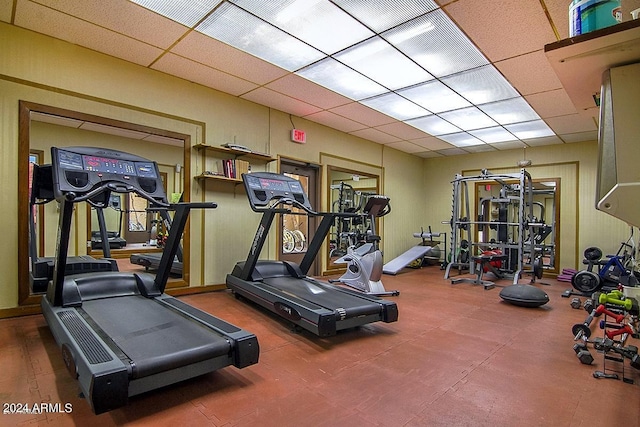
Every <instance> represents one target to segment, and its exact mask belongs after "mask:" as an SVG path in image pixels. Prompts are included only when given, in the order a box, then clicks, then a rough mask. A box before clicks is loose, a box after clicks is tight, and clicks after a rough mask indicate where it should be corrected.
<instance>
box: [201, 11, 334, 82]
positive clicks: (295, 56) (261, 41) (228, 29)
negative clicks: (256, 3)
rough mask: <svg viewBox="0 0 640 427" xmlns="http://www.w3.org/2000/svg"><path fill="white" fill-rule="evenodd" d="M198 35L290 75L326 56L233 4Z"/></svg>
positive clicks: (209, 20) (205, 24)
mask: <svg viewBox="0 0 640 427" xmlns="http://www.w3.org/2000/svg"><path fill="white" fill-rule="evenodd" d="M196 31H200V32H201V33H203V34H206V35H208V36H210V37H213V38H214V39H217V40H220V41H222V42H224V43H227V44H229V45H231V46H233V47H236V48H238V49H240V50H243V51H245V52H248V53H250V54H252V55H254V56H257V57H258V58H262V59H264V60H265V61H268V62H271V63H272V64H275V65H277V66H279V67H281V68H284V69H285V70H288V71H294V70H297V69H299V68H301V67H304V66H305V65H308V64H310V63H312V62H315V61H317V60H319V59H320V58H322V57H323V56H324V55H323V54H322V52H320V51H318V50H316V49H314V48H312V47H311V46H309V45H307V44H306V43H304V42H301V41H300V40H298V39H296V38H295V37H292V36H290V35H289V34H287V33H285V32H284V31H282V30H279V29H277V28H275V27H273V26H272V25H270V24H268V23H266V22H264V21H263V20H261V19H260V18H256V17H255V16H253V15H251V14H249V13H247V12H245V11H244V10H242V9H240V8H238V7H237V6H234V5H232V4H231V3H224V4H222V5H221V6H220V7H219V8H218V9H216V11H215V12H214V13H212V14H211V15H210V16H209V17H208V18H207V19H206V20H204V21H203V22H202V23H201V24H200V25H198V27H197V28H196Z"/></svg>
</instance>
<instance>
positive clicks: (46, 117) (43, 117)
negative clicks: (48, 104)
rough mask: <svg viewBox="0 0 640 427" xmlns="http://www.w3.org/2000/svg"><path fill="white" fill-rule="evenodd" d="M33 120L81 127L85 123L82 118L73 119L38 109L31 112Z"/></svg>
mask: <svg viewBox="0 0 640 427" xmlns="http://www.w3.org/2000/svg"><path fill="white" fill-rule="evenodd" d="M31 120H34V121H36V122H44V123H51V124H53V125H58V126H66V127H70V128H79V127H80V126H82V123H84V122H83V121H82V120H76V119H71V118H69V117H62V116H54V115H51V114H46V113H39V112H37V111H32V112H31Z"/></svg>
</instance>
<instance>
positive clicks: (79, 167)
mask: <svg viewBox="0 0 640 427" xmlns="http://www.w3.org/2000/svg"><path fill="white" fill-rule="evenodd" d="M51 151H52V159H53V161H52V166H53V168H54V173H53V175H54V180H55V181H56V183H55V184H56V193H57V196H56V197H60V196H62V195H63V194H64V193H66V192H71V191H72V192H74V193H75V194H76V196H78V195H82V194H83V193H84V192H88V191H91V190H93V189H94V188H96V187H97V186H100V185H104V183H105V182H109V183H113V185H116V186H117V185H119V184H124V185H125V186H126V187H120V188H123V189H124V188H127V190H126V191H130V192H138V193H146V194H148V195H150V196H152V197H153V198H154V199H157V200H166V195H165V193H164V186H163V184H162V181H161V180H160V178H159V173H158V166H157V165H156V163H155V162H152V161H149V160H147V159H144V158H142V157H139V156H136V155H133V154H129V153H125V152H122V151H117V150H106V149H101V148H93V147H66V148H56V147H54V148H52V150H51ZM115 188H116V187H113V186H111V187H110V190H114V191H117V190H115Z"/></svg>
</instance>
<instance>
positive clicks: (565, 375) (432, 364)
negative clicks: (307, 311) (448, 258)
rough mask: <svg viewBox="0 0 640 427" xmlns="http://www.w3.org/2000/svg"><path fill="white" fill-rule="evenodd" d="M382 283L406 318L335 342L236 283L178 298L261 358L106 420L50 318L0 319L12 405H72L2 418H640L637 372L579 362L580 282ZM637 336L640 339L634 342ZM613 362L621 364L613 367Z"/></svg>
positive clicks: (121, 421)
mask: <svg viewBox="0 0 640 427" xmlns="http://www.w3.org/2000/svg"><path fill="white" fill-rule="evenodd" d="M487 276H488V277H487V278H490V277H491V275H490V274H488V275H487ZM527 280H528V279H523V282H526V281H527ZM383 282H384V283H385V287H386V288H387V289H398V290H400V292H401V294H400V296H398V297H394V300H395V301H397V304H398V308H399V313H400V316H399V320H398V322H396V323H390V324H385V323H375V324H370V325H367V326H364V327H360V328H358V329H354V330H348V331H343V332H341V333H339V334H338V335H337V336H335V337H331V338H324V339H323V338H318V337H315V336H313V335H312V334H309V333H307V332H298V333H297V332H293V331H292V330H291V328H290V326H289V325H288V324H287V323H285V322H284V321H282V320H280V319H279V318H276V317H274V316H273V315H271V314H270V313H268V312H265V311H263V310H261V309H258V308H256V307H255V306H252V305H251V304H249V303H246V302H243V301H238V300H236V299H235V298H234V297H233V295H232V294H231V293H230V292H228V291H221V292H214V293H208V294H199V295H191V296H186V297H181V298H180V299H181V300H183V301H185V302H187V303H189V304H192V305H194V306H196V307H198V308H200V309H202V310H204V311H207V312H209V313H211V314H213V315H215V316H218V317H220V318H222V319H224V320H226V321H228V322H230V323H233V324H235V325H237V326H239V327H242V328H244V329H246V330H248V331H250V332H253V333H254V334H256V336H257V337H258V339H259V342H260V348H261V353H260V361H259V363H258V364H256V365H253V366H250V367H248V368H245V369H242V370H238V369H236V368H234V367H227V368H224V369H221V370H219V371H216V372H214V373H211V374H207V375H204V376H202V377H199V378H196V379H193V380H188V381H185V382H183V383H180V384H177V385H174V386H170V387H167V388H164V389H161V390H156V391H153V392H149V393H146V394H144V395H142V396H137V397H134V398H131V399H130V402H129V405H128V406H126V407H124V408H121V409H118V410H114V411H111V412H109V413H105V414H102V415H99V416H95V415H93V413H92V412H91V410H90V408H89V405H88V404H87V403H86V401H85V400H84V399H82V398H81V397H79V396H78V391H79V389H78V386H77V384H76V382H75V381H74V380H73V379H72V378H71V377H70V375H69V374H68V373H67V371H66V368H65V366H64V364H63V362H62V357H61V355H60V352H59V350H58V348H57V346H56V343H55V341H54V339H53V336H52V335H51V332H50V331H49V328H48V327H47V325H46V323H45V321H44V318H43V317H42V316H40V315H36V316H27V317H20V318H12V319H4V320H0V343H1V344H0V348H2V351H1V352H0V365H1V366H3V367H4V368H3V375H2V376H1V377H0V395H1V396H2V402H3V405H5V406H4V408H3V409H6V408H7V404H11V403H28V404H33V403H39V402H48V403H52V404H57V403H60V404H61V406H64V404H66V403H70V404H71V408H72V411H71V412H69V413H62V412H46V413H43V414H30V415H27V414H2V415H0V425H2V426H4V425H6V426H16V425H47V426H55V425H63V426H70V425H81V426H88V425H90V426H92V427H98V426H112V425H132V426H134V425H153V426H172V427H175V426H177V425H189V426H201V425H202V426H305V427H306V426H342V425H349V426H485V425H486V426H579V425H588V426H638V425H640V404H639V402H640V371H638V370H636V369H634V368H631V367H630V366H629V365H628V363H626V364H625V375H626V376H627V377H628V378H629V379H631V380H633V381H635V384H627V383H624V382H623V381H621V380H612V379H595V378H594V377H593V376H592V373H593V372H594V371H595V370H598V369H600V370H602V369H603V361H604V359H603V355H602V354H598V353H595V352H593V351H592V353H593V354H594V357H595V360H594V363H593V364H592V365H590V366H589V365H583V364H580V362H579V360H578V359H577V358H576V355H575V353H574V351H573V350H572V346H573V344H574V341H573V336H572V334H571V326H572V325H573V324H574V323H581V322H582V321H584V319H585V317H586V316H587V313H586V312H585V311H584V310H582V309H579V310H576V309H572V308H571V307H570V305H569V302H570V300H569V299H567V298H562V297H561V294H562V292H563V291H564V290H565V289H567V288H569V287H570V285H569V284H567V283H564V282H558V281H556V280H554V279H548V278H543V279H542V280H539V281H538V282H544V283H548V284H550V286H543V285H540V284H536V286H538V287H540V288H541V289H543V290H544V291H545V292H547V293H548V295H549V298H550V302H549V303H548V304H546V305H544V306H542V307H540V308H522V307H516V306H513V305H510V304H507V303H505V302H503V301H502V300H501V299H500V298H499V295H498V294H499V292H500V290H501V288H502V287H503V286H506V285H509V284H510V281H508V280H503V281H499V282H497V285H498V286H497V287H496V288H495V289H491V290H484V289H483V287H482V286H478V285H472V284H467V283H461V284H456V285H451V284H450V282H449V281H445V280H444V279H443V272H442V271H441V270H439V269H438V267H426V268H423V269H420V270H404V271H403V272H402V273H401V274H399V275H397V276H384V277H383ZM593 330H594V332H593V337H595V336H602V331H600V330H598V329H597V327H596V326H594V327H593ZM627 344H634V345H636V346H640V342H638V340H636V339H629V340H628V342H627ZM606 367H607V368H611V369H615V370H618V371H620V369H621V366H620V364H619V363H615V362H611V361H607V366H606Z"/></svg>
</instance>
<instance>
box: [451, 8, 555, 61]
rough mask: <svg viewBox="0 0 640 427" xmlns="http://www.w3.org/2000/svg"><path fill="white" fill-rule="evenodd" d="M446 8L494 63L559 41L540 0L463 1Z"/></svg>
mask: <svg viewBox="0 0 640 427" xmlns="http://www.w3.org/2000/svg"><path fill="white" fill-rule="evenodd" d="M444 9H445V11H446V12H447V13H448V14H449V16H450V17H451V18H452V19H453V21H454V22H456V23H457V24H458V25H459V26H460V27H461V28H462V30H463V31H464V32H465V33H466V34H467V35H468V36H469V37H470V38H471V39H472V40H473V41H474V42H475V44H476V46H478V48H479V49H480V50H481V51H482V52H483V53H484V54H485V55H486V56H487V58H489V60H490V61H492V62H495V61H499V60H502V59H505V58H511V57H514V56H518V55H522V54H524V53H528V52H533V51H536V50H539V49H541V48H542V47H543V46H544V45H545V44H547V43H552V42H554V41H556V37H555V35H554V33H553V30H552V28H551V25H550V24H549V21H548V19H547V17H546V14H545V12H544V9H543V8H542V5H541V4H540V0H519V1H505V0H503V1H495V0H459V1H457V2H453V3H450V4H448V5H446V6H444Z"/></svg>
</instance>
